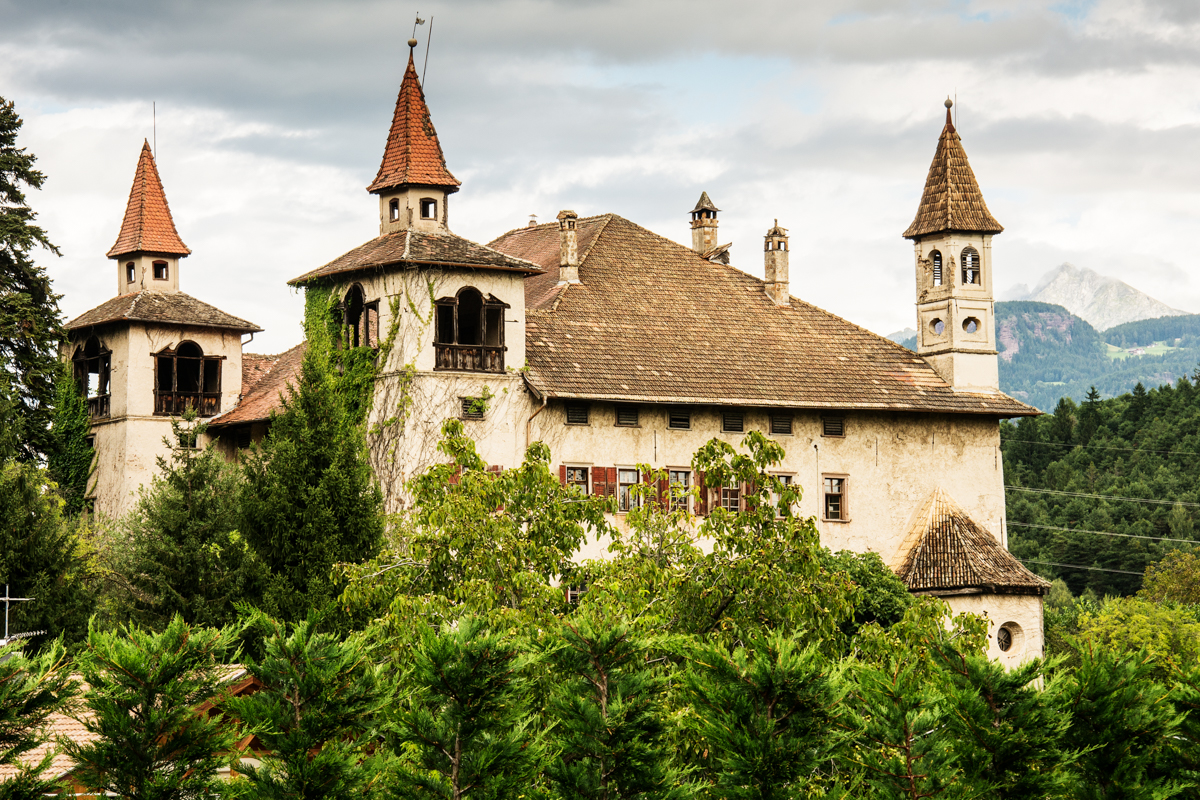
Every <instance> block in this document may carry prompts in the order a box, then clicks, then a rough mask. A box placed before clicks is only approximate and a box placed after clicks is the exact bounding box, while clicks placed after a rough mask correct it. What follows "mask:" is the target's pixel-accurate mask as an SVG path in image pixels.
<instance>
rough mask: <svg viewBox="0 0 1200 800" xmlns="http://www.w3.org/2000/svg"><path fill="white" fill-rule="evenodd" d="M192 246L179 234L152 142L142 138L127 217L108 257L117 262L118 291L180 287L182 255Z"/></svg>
mask: <svg viewBox="0 0 1200 800" xmlns="http://www.w3.org/2000/svg"><path fill="white" fill-rule="evenodd" d="M191 252H192V251H191V250H189V249H188V247H187V245H185V244H184V243H183V240H182V239H180V238H179V232H178V231H176V230H175V220H173V219H172V218H171V209H170V208H169V207H168V206H167V194H166V192H164V191H163V185H162V180H161V179H160V178H159V177H158V167H157V165H155V163H154V153H153V152H152V151H151V150H150V143H149V142H147V141H143V142H142V152H141V155H140V156H139V157H138V164H137V171H136V172H135V173H134V175H133V186H132V188H130V190H129V202H128V203H127V204H126V206H125V218H124V219H123V220H122V221H121V232H120V233H119V234H117V241H116V242H114V243H113V246H112V247H111V248H109V250H108V257H109V258H111V259H113V260H115V261H116V262H117V294H118V295H123V294H129V293H131V292H140V291H143V290H147V289H148V290H151V291H156V292H178V291H179V259H181V258H186V257H187V256H188V255H190V254H191Z"/></svg>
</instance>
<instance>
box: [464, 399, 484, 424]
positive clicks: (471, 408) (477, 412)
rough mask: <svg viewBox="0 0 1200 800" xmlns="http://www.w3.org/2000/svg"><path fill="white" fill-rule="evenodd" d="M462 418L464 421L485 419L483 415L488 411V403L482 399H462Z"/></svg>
mask: <svg viewBox="0 0 1200 800" xmlns="http://www.w3.org/2000/svg"><path fill="white" fill-rule="evenodd" d="M459 399H460V400H462V418H463V419H483V414H484V412H485V411H487V405H486V401H485V400H484V399H483V398H482V397H462V398H459Z"/></svg>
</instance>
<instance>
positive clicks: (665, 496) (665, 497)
mask: <svg viewBox="0 0 1200 800" xmlns="http://www.w3.org/2000/svg"><path fill="white" fill-rule="evenodd" d="M667 475H668V477H667V478H659V479H658V507H659V508H660V509H662V510H663V511H664V512H668V511H670V510H671V481H670V480H669V476H670V473H667Z"/></svg>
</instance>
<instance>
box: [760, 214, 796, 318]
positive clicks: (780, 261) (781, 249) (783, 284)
mask: <svg viewBox="0 0 1200 800" xmlns="http://www.w3.org/2000/svg"><path fill="white" fill-rule="evenodd" d="M763 268H764V274H765V278H764V280H765V281H766V291H767V296H768V297H770V298H771V299H772V300H773V301H774V302H775V305H777V306H786V305H791V302H792V299H791V296H790V295H789V294H788V235H787V229H786V228H781V227H779V220H775V226H774V227H773V228H771V229H770V230H769V231H767V235H766V236H765V237H764V239H763Z"/></svg>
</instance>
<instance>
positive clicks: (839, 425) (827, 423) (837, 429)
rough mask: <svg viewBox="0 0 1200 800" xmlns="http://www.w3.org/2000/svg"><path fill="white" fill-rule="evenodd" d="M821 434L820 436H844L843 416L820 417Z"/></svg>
mask: <svg viewBox="0 0 1200 800" xmlns="http://www.w3.org/2000/svg"><path fill="white" fill-rule="evenodd" d="M821 435H822V436H845V435H846V419H845V417H822V418H821Z"/></svg>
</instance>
